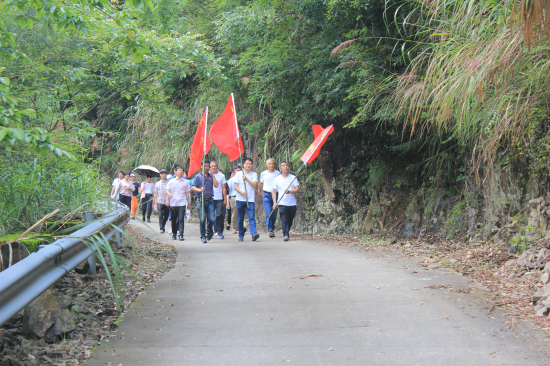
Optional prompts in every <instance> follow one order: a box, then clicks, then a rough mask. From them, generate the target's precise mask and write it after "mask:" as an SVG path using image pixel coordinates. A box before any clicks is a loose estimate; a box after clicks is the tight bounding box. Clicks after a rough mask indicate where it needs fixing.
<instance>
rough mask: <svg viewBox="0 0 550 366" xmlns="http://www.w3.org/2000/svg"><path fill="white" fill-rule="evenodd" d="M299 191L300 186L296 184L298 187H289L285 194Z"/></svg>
mask: <svg viewBox="0 0 550 366" xmlns="http://www.w3.org/2000/svg"><path fill="white" fill-rule="evenodd" d="M298 192H300V186H296V188H294V189H290V190H289V189H285V194H289V193H290V194H296V193H298Z"/></svg>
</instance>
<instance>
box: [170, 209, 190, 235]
mask: <svg viewBox="0 0 550 366" xmlns="http://www.w3.org/2000/svg"><path fill="white" fill-rule="evenodd" d="M186 208H187V207H186V206H176V207H170V213H171V214H172V234H173V235H176V232H178V231H179V235H180V236H183V229H184V226H185V211H186ZM165 222H166V221H165Z"/></svg>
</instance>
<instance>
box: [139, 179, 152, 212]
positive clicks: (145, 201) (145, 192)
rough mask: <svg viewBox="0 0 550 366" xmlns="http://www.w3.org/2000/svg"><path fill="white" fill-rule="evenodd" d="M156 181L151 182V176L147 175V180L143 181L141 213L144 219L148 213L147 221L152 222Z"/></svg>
mask: <svg viewBox="0 0 550 366" xmlns="http://www.w3.org/2000/svg"><path fill="white" fill-rule="evenodd" d="M154 186H155V185H154V183H153V182H151V177H150V176H147V179H146V180H145V182H142V183H141V213H142V214H143V221H145V214H146V213H147V222H151V211H153V188H154Z"/></svg>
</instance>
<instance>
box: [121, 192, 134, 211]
mask: <svg viewBox="0 0 550 366" xmlns="http://www.w3.org/2000/svg"><path fill="white" fill-rule="evenodd" d="M118 200H119V201H120V203H123V204H125V205H126V206H128V208H130V209H132V196H124V195H122V194H121V195H120V196H118Z"/></svg>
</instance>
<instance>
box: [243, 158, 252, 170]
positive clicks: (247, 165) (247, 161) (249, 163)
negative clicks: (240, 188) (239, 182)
mask: <svg viewBox="0 0 550 366" xmlns="http://www.w3.org/2000/svg"><path fill="white" fill-rule="evenodd" d="M252 164H254V162H253V161H252V159H250V158H246V159H244V171H245V173H250V171H251V170H252Z"/></svg>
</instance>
